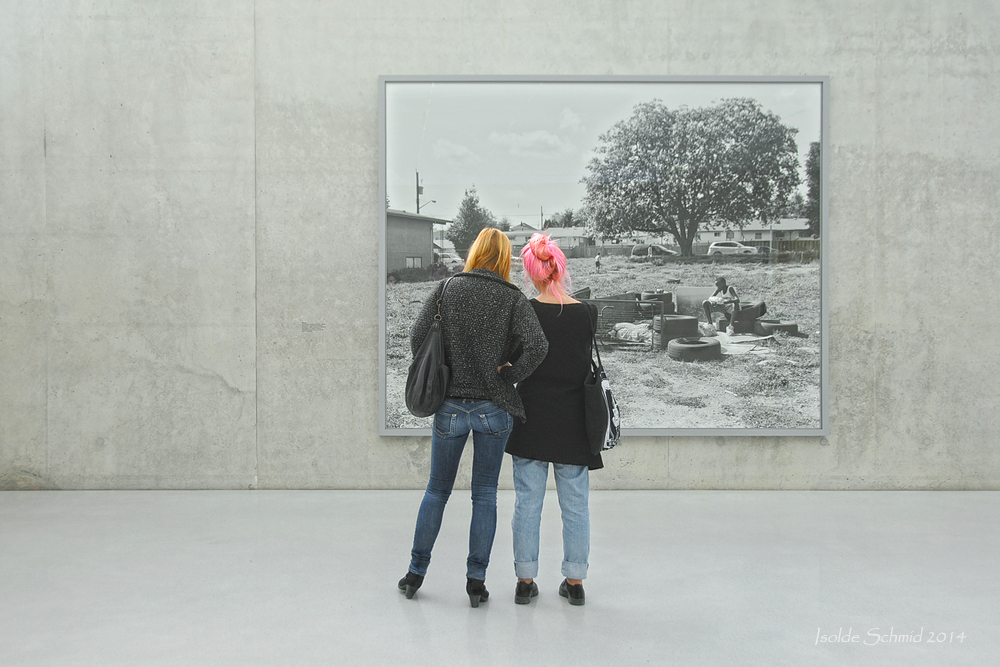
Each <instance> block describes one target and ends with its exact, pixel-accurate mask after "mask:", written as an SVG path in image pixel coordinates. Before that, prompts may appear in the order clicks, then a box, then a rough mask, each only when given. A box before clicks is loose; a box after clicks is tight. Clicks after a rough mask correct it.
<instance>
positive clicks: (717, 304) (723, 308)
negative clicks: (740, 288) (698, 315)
mask: <svg viewBox="0 0 1000 667" xmlns="http://www.w3.org/2000/svg"><path fill="white" fill-rule="evenodd" d="M701 307H702V308H703V309H704V310H705V318H706V319H707V320H708V323H709V324H710V325H711V324H714V323H713V322H712V313H713V312H716V313H719V312H721V313H723V314H724V315H728V316H729V325H728V326H727V327H726V333H727V334H729V335H730V336H732V335H733V334H734V333H735V329H734V328H733V327H734V325H735V323H736V316H737V314H738V313H739V312H740V297H739V296H738V295H737V294H736V290H735V289H733V287H732V285H727V284H726V279H725V278H723V277H721V276H720V277H719V278H717V279H716V281H715V292H714V293H713V294H712V296H710V297H708V299H707V300H705V301H702V303H701Z"/></svg>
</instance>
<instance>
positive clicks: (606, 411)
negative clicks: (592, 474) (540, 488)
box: [583, 306, 621, 455]
mask: <svg viewBox="0 0 1000 667" xmlns="http://www.w3.org/2000/svg"><path fill="white" fill-rule="evenodd" d="M591 308H593V306H591ZM591 312H593V311H591ZM591 335H592V340H593V352H594V354H596V355H597V361H596V362H595V361H594V358H593V356H591V358H590V373H589V374H588V375H587V379H586V380H584V382H583V400H584V420H585V421H586V427H587V439H588V440H589V441H590V453H591V454H595V455H596V454H600V453H601V452H603V451H607V450H609V449H611V448H612V447H614V446H615V445H617V444H618V440H619V439H620V438H621V413H620V412H619V410H618V401H616V400H615V397H614V396H612V395H611V383H610V382H608V376H607V375H605V373H604V365H603V364H602V363H601V351H600V350H598V349H597V326H596V324H594V322H593V320H591Z"/></svg>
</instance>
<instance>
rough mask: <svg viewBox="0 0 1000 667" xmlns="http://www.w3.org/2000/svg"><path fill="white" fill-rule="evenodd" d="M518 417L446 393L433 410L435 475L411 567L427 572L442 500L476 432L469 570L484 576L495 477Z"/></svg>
mask: <svg viewBox="0 0 1000 667" xmlns="http://www.w3.org/2000/svg"><path fill="white" fill-rule="evenodd" d="M513 427H514V418H513V417H511V416H510V415H509V414H508V413H507V412H506V411H505V410H503V409H502V408H500V407H498V406H497V405H496V404H495V403H493V402H491V401H480V400H475V399H461V398H447V399H445V401H444V404H443V405H442V406H441V408H440V409H439V410H438V411H437V414H435V415H434V429H433V433H432V434H431V478H430V480H429V481H428V482H427V490H426V491H425V492H424V499H423V502H421V503H420V511H419V512H418V513H417V528H416V531H415V532H414V535H413V550H412V551H411V552H410V555H411V559H410V572H412V573H414V574H419V575H420V576H425V575H426V574H427V565H428V563H430V560H431V549H433V548H434V541H435V540H436V539H437V536H438V532H439V531H440V530H441V517H442V516H443V515H444V506H445V504H447V502H448V497H449V496H450V495H451V490H452V487H453V486H454V485H455V475H456V474H457V473H458V462H459V460H460V459H461V458H462V450H463V449H464V448H465V441H466V440H467V439H468V437H469V432H470V431H471V432H472V442H473V458H472V525H471V526H470V528H469V558H468V561H467V567H466V570H467V572H466V576H467V577H468V578H470V579H482V580H485V579H486V567H487V566H488V565H489V564H490V552H491V551H493V537H494V536H495V535H496V532H497V480H498V479H499V477H500V465H501V464H502V463H503V449H504V447H505V446H506V445H507V438H508V436H510V431H511V429H512V428H513Z"/></svg>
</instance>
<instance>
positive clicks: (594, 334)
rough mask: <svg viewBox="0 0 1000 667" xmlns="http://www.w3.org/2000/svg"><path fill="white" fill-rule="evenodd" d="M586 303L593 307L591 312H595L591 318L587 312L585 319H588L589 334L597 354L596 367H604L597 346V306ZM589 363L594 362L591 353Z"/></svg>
mask: <svg viewBox="0 0 1000 667" xmlns="http://www.w3.org/2000/svg"><path fill="white" fill-rule="evenodd" d="M587 305H588V306H590V307H591V308H593V309H594V311H593V312H594V313H595V317H594V319H593V320H591V319H590V313H589V312H588V313H587V320H588V321H590V335H591V339H592V340H593V342H594V347H593V350H594V353H595V354H596V355H597V367H598V368H604V364H602V363H601V351H600V350H599V349H598V347H597V313H596V311H597V306H595V305H594V304H592V303H588V304H587ZM590 363H594V358H593V355H591V358H590Z"/></svg>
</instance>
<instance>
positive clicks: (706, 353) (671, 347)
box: [667, 337, 722, 361]
mask: <svg viewBox="0 0 1000 667" xmlns="http://www.w3.org/2000/svg"><path fill="white" fill-rule="evenodd" d="M667 356H669V357H670V358H671V359H676V360H677V361H709V360H711V359H721V358H722V345H721V344H720V343H719V341H718V340H716V339H714V338H700V337H699V338H675V339H674V340H672V341H670V342H669V343H667Z"/></svg>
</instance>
